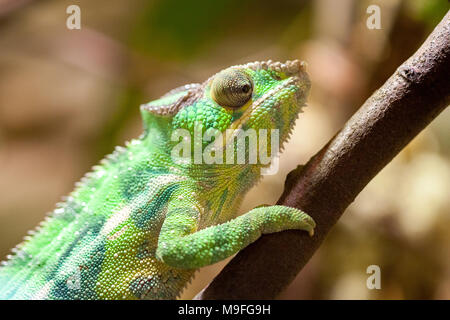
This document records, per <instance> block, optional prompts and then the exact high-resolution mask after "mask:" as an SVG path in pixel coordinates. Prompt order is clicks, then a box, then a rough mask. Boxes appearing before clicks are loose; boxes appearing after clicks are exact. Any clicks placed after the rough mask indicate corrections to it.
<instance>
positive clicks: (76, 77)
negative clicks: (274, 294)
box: [0, 0, 450, 299]
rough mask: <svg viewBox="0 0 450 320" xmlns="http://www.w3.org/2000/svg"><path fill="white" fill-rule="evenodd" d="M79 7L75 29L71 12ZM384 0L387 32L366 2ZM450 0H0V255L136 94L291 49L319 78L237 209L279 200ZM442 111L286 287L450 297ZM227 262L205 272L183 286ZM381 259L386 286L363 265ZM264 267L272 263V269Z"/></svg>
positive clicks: (316, 292)
mask: <svg viewBox="0 0 450 320" xmlns="http://www.w3.org/2000/svg"><path fill="white" fill-rule="evenodd" d="M72 4H76V5H79V6H80V8H81V26H82V28H81V30H68V29H67V28H66V19H67V17H68V14H66V8H67V7H68V6H69V5H72ZM370 4H377V5H379V6H380V8H381V26H382V29H381V30H369V29H368V28H367V27H366V19H367V18H368V16H369V15H368V14H367V13H366V8H367V7H368V6H369V5H370ZM448 9H449V3H448V1H446V0H404V1H401V0H385V1H375V0H371V1H358V0H340V1H335V0H317V1H301V0H277V1H271V0H215V1H211V0H200V1H178V0H165V1H164V0H153V1H145V0H127V1H119V0H96V1H88V0H70V1H69V0H42V1H31V0H0V260H1V259H3V258H4V257H5V256H6V255H7V254H8V252H9V250H10V248H11V247H13V246H14V245H16V244H17V243H18V242H20V241H21V239H22V237H23V236H24V235H25V234H26V232H27V230H29V229H31V228H34V227H35V226H36V225H37V223H38V222H39V221H40V220H41V219H42V218H43V217H44V215H45V213H46V212H48V211H51V210H52V209H53V206H54V204H55V203H56V202H57V201H58V200H59V199H60V197H61V196H62V195H65V194H67V193H69V192H70V191H71V190H72V188H73V184H74V182H75V181H77V180H79V179H80V177H81V176H82V175H83V174H84V173H85V172H86V171H87V170H89V169H90V167H91V166H92V165H94V164H95V163H97V162H98V161H99V160H100V159H101V158H102V157H103V156H104V155H105V154H107V153H109V152H111V151H112V150H113V147H114V146H115V145H123V143H124V142H125V141H126V140H129V139H131V138H133V137H136V136H138V135H139V134H140V132H141V122H140V117H139V108H138V106H139V105H140V104H141V103H144V102H147V101H149V100H151V99H154V98H157V97H158V96H160V95H162V94H163V93H165V92H166V91H168V90H170V89H172V88H174V87H176V86H179V85H182V84H185V83H191V82H199V81H203V80H204V79H206V78H207V77H209V76H210V75H211V74H213V73H215V72H217V71H218V70H221V69H222V68H224V67H227V66H229V65H233V64H238V63H244V62H248V61H253V60H267V59H273V60H281V61H284V60H286V59H294V58H299V59H302V60H305V61H307V62H308V71H309V73H310V75H311V79H312V83H313V88H312V92H311V96H310V102H309V106H308V107H307V108H306V109H305V113H303V114H302V116H301V117H300V119H299V120H298V122H297V125H296V129H295V132H294V134H293V136H292V139H291V141H290V142H289V144H288V145H287V147H286V151H285V153H284V154H283V155H282V157H281V168H280V170H279V172H278V174H277V175H274V176H268V177H265V178H264V179H263V181H262V183H260V184H259V185H258V186H257V187H256V188H255V189H254V190H252V191H251V192H250V194H249V195H248V197H247V198H246V200H245V202H244V205H243V208H242V212H244V211H247V210H249V209H251V208H252V207H254V206H256V205H259V204H262V203H275V201H276V200H277V198H278V197H279V195H280V194H281V192H282V188H283V182H284V179H285V176H286V174H287V173H288V172H289V171H290V170H292V169H293V168H295V167H296V166H297V164H299V163H304V162H306V161H307V160H308V159H309V157H311V156H312V155H313V154H314V153H315V152H317V151H318V150H319V149H320V148H321V147H322V146H323V145H324V144H325V143H326V142H327V141H328V140H329V139H330V138H331V137H332V136H333V135H334V134H335V133H336V132H337V130H339V128H340V127H341V126H342V125H343V124H344V123H345V121H346V120H347V119H348V118H349V117H350V116H351V115H352V114H353V113H354V112H355V111H356V110H357V109H358V107H359V106H360V105H361V104H362V102H363V101H364V100H365V99H366V98H367V97H369V96H370V94H371V93H372V92H373V90H375V89H376V88H377V87H379V86H380V85H381V84H382V83H383V82H384V81H385V80H386V79H387V78H388V77H389V76H390V75H391V74H392V73H393V72H394V71H395V69H396V67H397V66H398V65H399V64H400V63H402V62H403V61H404V60H405V59H406V58H407V57H409V56H410V55H411V54H412V53H413V52H414V51H415V50H416V49H417V48H418V47H419V45H420V44H421V43H422V42H423V40H424V39H425V38H426V36H427V34H429V33H430V32H431V30H432V29H433V27H434V26H435V25H436V24H437V23H438V22H439V21H440V19H441V18H442V17H443V16H444V15H445V13H446V12H447V10H448ZM449 126H450V111H449V110H446V111H444V112H443V113H442V114H441V115H440V116H439V117H438V118H437V119H436V120H435V121H434V122H433V123H432V124H431V125H430V126H429V127H428V128H427V129H426V130H424V131H423V132H422V133H421V134H420V135H419V136H418V137H417V138H416V139H415V140H414V141H413V142H412V143H411V144H410V145H409V146H408V147H407V148H406V149H405V150H404V151H402V152H401V154H400V155H398V156H397V157H396V158H395V159H394V160H393V161H392V163H390V164H389V165H388V166H387V167H386V168H385V169H384V170H383V171H382V172H381V173H380V174H379V175H378V176H377V177H376V178H375V179H374V180H373V181H372V182H371V183H370V184H369V185H368V186H367V188H366V189H365V190H364V191H363V192H362V193H361V194H360V195H359V196H358V197H357V199H356V200H355V202H354V203H353V204H352V205H351V206H350V207H349V208H348V210H347V211H346V213H345V214H344V216H343V218H342V219H341V220H340V221H339V223H338V224H337V225H336V227H335V228H334V229H333V231H332V232H331V233H330V234H329V236H328V238H327V239H326V241H325V243H324V244H323V246H322V247H321V248H320V250H318V252H317V253H316V254H315V256H314V257H313V259H312V260H311V261H310V262H309V264H308V265H307V266H306V268H305V269H304V270H303V271H302V272H301V273H300V275H299V276H298V277H297V279H296V280H295V281H294V282H293V283H292V284H291V286H290V287H289V288H287V290H286V291H285V292H284V293H283V294H282V295H281V296H280V298H282V299H308V298H319V299H347V298H355V299H405V298H414V299H416V298H424V299H449V298H450V241H449V240H450V223H449V222H450V130H449ZM225 263H226V262H221V263H218V264H215V265H213V266H209V267H206V268H203V269H202V270H201V271H200V272H199V273H197V276H196V278H195V280H194V281H193V283H192V284H191V285H190V286H189V287H188V288H187V290H186V291H185V292H184V293H183V295H182V297H183V298H192V297H193V296H194V295H195V294H196V293H197V292H198V291H199V290H200V289H201V288H202V287H204V286H205V285H206V284H207V283H208V282H210V281H211V280H212V279H213V277H214V276H215V275H216V274H217V273H218V272H219V271H220V269H221V268H222V267H223V265H224V264H225ZM372 264H375V265H378V266H380V268H381V285H382V288H381V289H380V290H368V289H367V287H366V279H367V277H368V276H369V275H368V274H366V268H367V267H368V266H369V265H372ZM267 272H276V270H268V271H267Z"/></svg>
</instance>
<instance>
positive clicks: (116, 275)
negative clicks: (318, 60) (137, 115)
mask: <svg viewBox="0 0 450 320" xmlns="http://www.w3.org/2000/svg"><path fill="white" fill-rule="evenodd" d="M310 87H311V84H310V80H309V76H308V74H307V72H306V70H305V63H304V62H300V61H299V60H293V61H286V62H285V63H280V62H273V61H271V60H268V61H260V62H251V63H247V64H241V65H236V66H232V67H229V68H226V69H223V70H222V71H220V72H218V73H216V74H215V75H213V76H211V77H210V78H208V79H207V80H206V81H205V82H203V83H196V84H189V85H185V86H182V87H179V88H176V89H173V90H171V91H169V92H168V93H167V94H165V95H163V96H162V97H160V98H159V99H157V100H154V101H151V102H149V103H146V104H143V105H141V107H140V112H141V116H142V122H143V133H142V134H141V135H140V136H139V137H138V138H136V139H132V140H130V141H129V142H127V143H125V147H116V149H115V150H114V151H113V152H112V153H111V154H110V155H108V156H106V157H105V158H104V159H103V160H102V161H100V163H99V164H98V165H96V166H94V167H93V168H92V170H91V171H90V172H89V173H87V174H86V175H85V176H84V177H83V178H82V179H81V180H80V181H79V182H77V183H76V184H75V189H74V191H72V192H71V193H70V194H69V195H68V196H66V197H63V200H62V201H61V202H59V203H57V204H56V207H55V209H54V210H53V211H52V212H51V213H49V214H48V215H47V217H46V218H45V219H44V221H42V222H41V223H40V224H39V226H38V227H37V228H36V229H34V230H31V231H29V233H28V235H27V236H26V237H25V238H24V240H23V241H22V242H21V243H20V244H19V245H17V246H16V247H15V248H14V249H12V252H11V254H9V255H8V256H7V259H6V261H3V262H2V264H1V266H0V299H18V300H22V299H38V300H47V299H48V300H55V299H63V300H72V299H75V300H84V299H92V300H98V299H108V300H110V299H176V298H177V297H179V295H180V294H181V292H182V291H183V290H184V288H185V287H186V286H187V284H189V282H190V281H191V280H192V278H193V276H194V273H195V272H196V271H197V270H198V269H199V268H201V267H203V266H206V265H210V264H213V263H215V262H218V261H220V260H223V259H225V258H227V257H229V256H232V255H233V254H235V253H237V252H238V251H239V250H241V249H243V248H245V247H246V246H247V245H249V244H250V243H252V242H254V241H256V240H257V239H258V238H259V237H260V236H261V235H262V234H268V233H274V232H279V231H282V230H287V229H299V230H304V231H306V232H308V233H309V234H310V235H311V236H312V235H313V231H314V227H315V222H314V220H313V219H312V218H311V217H310V216H308V215H307V214H306V213H304V212H303V211H301V210H298V209H295V208H291V207H286V206H281V205H274V206H266V205H263V206H259V207H256V208H254V209H252V210H250V211H249V212H247V213H245V214H243V215H237V214H236V212H238V209H239V206H240V205H241V204H242V200H243V197H244V195H245V194H246V193H247V191H248V190H249V189H250V188H251V187H252V186H254V185H255V184H256V183H257V182H259V180H260V178H261V176H262V170H263V169H264V168H267V166H269V165H270V164H267V163H261V161H256V162H255V163H251V162H250V161H244V162H243V163H242V162H239V161H234V162H231V163H228V162H227V163H224V162H222V163H221V162H220V161H214V162H212V163H206V161H200V162H201V163H198V161H197V162H196V161H195V159H194V157H195V154H194V153H195V152H193V149H195V148H197V150H200V151H202V152H205V151H206V149H207V148H210V149H209V150H213V153H214V154H216V155H220V154H221V153H222V154H223V152H225V149H226V148H225V147H224V146H227V147H233V149H231V150H233V152H232V153H230V154H231V155H232V156H233V157H234V156H237V152H243V153H244V155H245V156H246V158H248V157H249V155H250V152H251V149H250V148H251V147H252V146H251V143H250V142H248V143H246V144H240V145H239V143H238V139H237V138H236V136H233V135H227V134H226V133H227V132H229V130H231V131H232V132H234V131H239V130H241V131H240V132H246V130H247V131H248V130H254V131H255V132H258V134H259V135H262V134H261V133H260V132H263V131H261V129H265V130H266V131H270V130H277V132H278V139H279V143H280V145H281V147H282V146H283V144H284V143H285V142H286V141H287V140H288V138H289V136H290V134H291V131H292V129H293V126H294V123H295V121H296V119H297V118H298V116H299V113H300V112H301V110H302V107H303V106H305V105H306V99H307V96H308V93H309V90H310ZM180 130H182V132H184V133H187V134H188V135H189V134H190V135H191V136H192V135H195V134H196V130H197V134H198V132H200V134H203V133H206V132H210V131H211V130H213V131H214V130H215V135H214V139H213V137H211V139H210V140H209V141H205V139H204V138H201V139H200V140H197V141H195V139H194V141H193V140H191V141H189V139H188V138H189V136H186V137H182V138H181V140H182V141H181V142H183V141H185V140H186V139H187V140H188V141H187V142H186V144H185V146H186V150H187V151H186V152H185V155H184V158H183V157H179V158H177V157H174V156H173V150H174V149H175V148H176V147H177V146H179V145H180V143H181V142H180V140H179V139H178V140H177V139H174V137H173V136H174V134H176V133H177V132H179V131H180ZM230 137H231V138H230ZM258 137H259V136H258ZM270 139H271V138H268V140H270ZM206 140H207V139H206ZM220 142H222V144H221V143H220ZM211 144H213V146H216V148H212V149H211V147H210V146H211ZM260 145H261V146H266V148H267V149H271V147H270V146H271V145H272V144H271V143H265V144H264V143H260ZM188 146H191V147H192V146H193V147H194V148H193V149H190V151H189V148H187V147H188ZM253 147H254V146H253ZM181 151H183V150H181ZM270 151H271V152H272V151H277V150H270ZM180 153H181V152H180ZM180 159H181V161H180ZM233 159H234V158H233Z"/></svg>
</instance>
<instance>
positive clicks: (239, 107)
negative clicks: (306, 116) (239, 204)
mask: <svg viewBox="0 0 450 320" xmlns="http://www.w3.org/2000/svg"><path fill="white" fill-rule="evenodd" d="M309 89H310V81H309V77H308V75H307V73H306V71H305V64H304V63H303V62H300V61H298V60H294V61H287V62H285V63H280V62H272V61H271V60H269V61H264V62H252V63H248V64H244V65H237V66H233V67H230V68H227V69H224V70H222V71H221V72H219V73H217V74H215V75H214V76H212V77H211V78H209V79H208V80H206V81H205V82H204V83H203V84H194V85H189V86H185V87H181V88H178V89H175V90H172V91H171V92H169V93H168V94H166V95H165V96H163V97H162V98H161V99H160V100H157V101H155V102H152V103H150V104H147V105H144V108H145V110H150V111H151V112H152V113H153V114H155V113H156V114H159V115H160V116H164V117H169V118H170V124H169V125H170V127H171V130H172V131H174V130H177V129H185V130H187V131H189V133H190V134H191V135H192V136H194V135H195V130H199V128H201V134H202V137H203V140H202V142H201V143H202V147H203V148H202V150H203V151H204V150H205V148H207V147H208V145H209V146H211V142H215V143H214V144H213V149H214V148H215V150H216V151H217V148H220V147H218V146H219V145H220V146H222V147H223V146H227V145H229V143H230V142H231V143H233V144H234V145H233V146H235V147H236V148H235V150H238V151H239V146H238V145H237V144H238V139H235V138H236V137H237V135H238V134H242V133H243V134H244V136H247V137H251V136H252V135H254V134H256V137H257V139H258V141H259V140H260V137H261V134H263V135H266V140H265V142H266V146H267V149H268V150H267V151H268V152H267V153H266V154H269V152H270V153H272V151H271V150H270V149H271V146H272V143H271V142H272V141H271V140H272V139H273V135H272V134H271V130H275V131H277V135H276V137H277V139H278V140H279V141H278V145H279V146H282V144H283V143H284V142H285V141H286V140H287V138H288V137H289V133H290V131H291V130H292V127H293V125H294V122H295V120H296V119H297V117H298V114H299V112H300V110H301V107H302V106H303V105H304V104H305V102H306V97H307V95H308V92H309ZM144 120H145V119H144ZM249 132H250V133H249ZM204 134H206V137H205V135H204ZM247 141H249V140H247ZM219 142H220V143H219ZM249 147H252V146H251V142H248V143H247V144H246V146H245V149H246V150H245V151H244V152H245V153H246V155H248V154H249V150H248V148H249ZM253 147H255V146H253ZM241 149H242V148H241ZM247 159H249V157H247Z"/></svg>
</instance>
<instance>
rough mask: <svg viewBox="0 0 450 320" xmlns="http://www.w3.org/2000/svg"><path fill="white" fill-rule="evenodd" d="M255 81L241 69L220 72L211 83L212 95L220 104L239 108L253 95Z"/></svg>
mask: <svg viewBox="0 0 450 320" xmlns="http://www.w3.org/2000/svg"><path fill="white" fill-rule="evenodd" d="M252 92H253V83H252V81H251V79H250V77H249V76H248V75H247V74H245V73H244V72H243V71H242V70H239V69H228V70H224V71H222V72H219V73H218V74H217V75H216V76H215V77H214V80H213V82H212V84H211V97H212V98H213V99H214V101H215V102H217V103H218V104H219V105H221V106H224V107H230V108H239V107H241V106H243V105H244V104H246V103H247V101H248V100H250V98H251V97H252Z"/></svg>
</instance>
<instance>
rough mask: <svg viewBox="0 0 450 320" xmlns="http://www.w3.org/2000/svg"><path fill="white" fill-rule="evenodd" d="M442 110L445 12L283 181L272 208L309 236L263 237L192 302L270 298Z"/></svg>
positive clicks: (449, 19)
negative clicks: (310, 225)
mask: <svg viewBox="0 0 450 320" xmlns="http://www.w3.org/2000/svg"><path fill="white" fill-rule="evenodd" d="M449 103H450V11H449V12H447V14H446V15H445V17H444V18H443V20H442V21H441V22H440V23H439V25H438V26H437V27H436V28H435V29H434V31H433V32H432V33H431V34H430V35H429V37H428V38H427V40H426V41H425V42H424V43H423V45H422V46H421V47H420V48H419V50H417V52H416V53H415V54H414V55H413V56H411V57H410V58H409V59H408V60H407V61H406V62H404V63H403V64H402V65H401V66H400V67H399V68H398V69H397V70H396V72H395V73H394V74H393V75H392V76H391V77H390V78H389V79H388V80H387V81H386V83H385V84H384V85H383V86H382V87H381V88H380V89H378V90H377V91H376V92H375V93H374V94H373V95H372V96H371V97H370V98H369V99H368V100H367V101H366V102H365V103H364V104H363V106H362V107H361V108H360V109H359V110H358V111H357V112H356V113H355V114H354V115H353V116H352V118H351V119H350V120H349V121H348V122H347V123H346V124H345V126H344V127H343V128H342V130H341V131H340V132H338V134H337V135H336V136H335V137H334V138H333V139H332V140H331V141H330V142H328V144H327V145H326V146H325V147H323V149H322V150H320V151H319V152H318V153H317V154H316V155H315V156H314V157H312V158H311V159H310V160H309V162H308V163H307V164H306V166H305V167H304V168H303V170H299V169H297V170H294V171H292V172H291V173H290V174H289V175H288V177H287V179H286V184H285V190H284V193H283V194H282V196H281V198H280V199H279V200H278V204H283V205H287V206H292V207H296V208H299V209H302V210H303V211H305V212H307V213H308V214H309V215H311V216H312V217H313V218H314V220H315V221H316V223H317V227H316V230H315V231H316V233H315V235H314V236H313V237H309V236H308V235H307V233H306V232H301V231H296V230H289V231H283V232H279V233H275V234H270V235H264V236H262V237H261V238H260V239H258V240H257V241H256V242H254V243H253V244H251V245H250V246H248V247H247V248H245V249H244V250H242V251H241V252H239V253H238V254H237V255H236V256H235V257H234V258H233V259H232V260H231V261H230V263H229V264H228V265H227V266H225V268H224V269H223V270H222V271H221V272H220V274H219V275H218V276H217V277H216V278H215V279H214V280H213V281H212V282H211V283H210V284H209V285H208V286H207V287H206V288H205V289H203V291H201V292H200V293H199V294H198V295H197V296H196V298H195V299H200V300H204V299H273V298H275V297H276V296H277V295H278V294H279V293H280V292H281V291H282V290H283V289H284V288H286V287H287V285H289V283H290V282H292V280H293V279H294V278H295V276H296V275H297V274H298V273H299V272H300V270H301V269H302V268H303V267H304V265H305V264H306V263H307V262H308V260H309V259H310V258H311V257H312V255H313V254H314V252H315V251H316V250H317V249H318V248H319V246H320V245H321V243H322V241H323V240H324V238H325V236H326V235H327V233H328V232H329V231H330V229H331V228H332V226H333V225H334V224H335V223H336V222H337V221H338V219H339V218H340V216H341V215H342V213H343V212H344V210H345V209H346V208H347V207H348V205H349V204H350V203H351V202H352V201H353V200H354V199H355V197H356V196H357V195H358V194H359V192H361V190H362V189H363V188H364V187H365V186H366V185H367V183H369V181H370V180H371V179H372V178H373V177H374V176H375V175H376V174H377V173H378V172H379V171H380V170H381V169H382V168H383V167H384V166H386V165H387V164H388V163H389V162H390V161H391V160H392V159H393V158H394V157H395V156H396V155H397V154H398V153H399V152H400V151H401V150H402V149H403V148H404V147H405V146H406V145H407V144H408V143H409V142H410V141H411V140H412V139H413V138H414V137H415V136H416V135H417V134H418V133H419V132H420V131H422V130H423V129H424V128H425V127H426V126H427V125H428V124H429V123H430V122H431V121H432V120H433V119H434V118H435V117H436V116H437V115H438V114H439V113H440V112H441V111H442V110H444V109H445V107H446V106H448V105H449Z"/></svg>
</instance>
